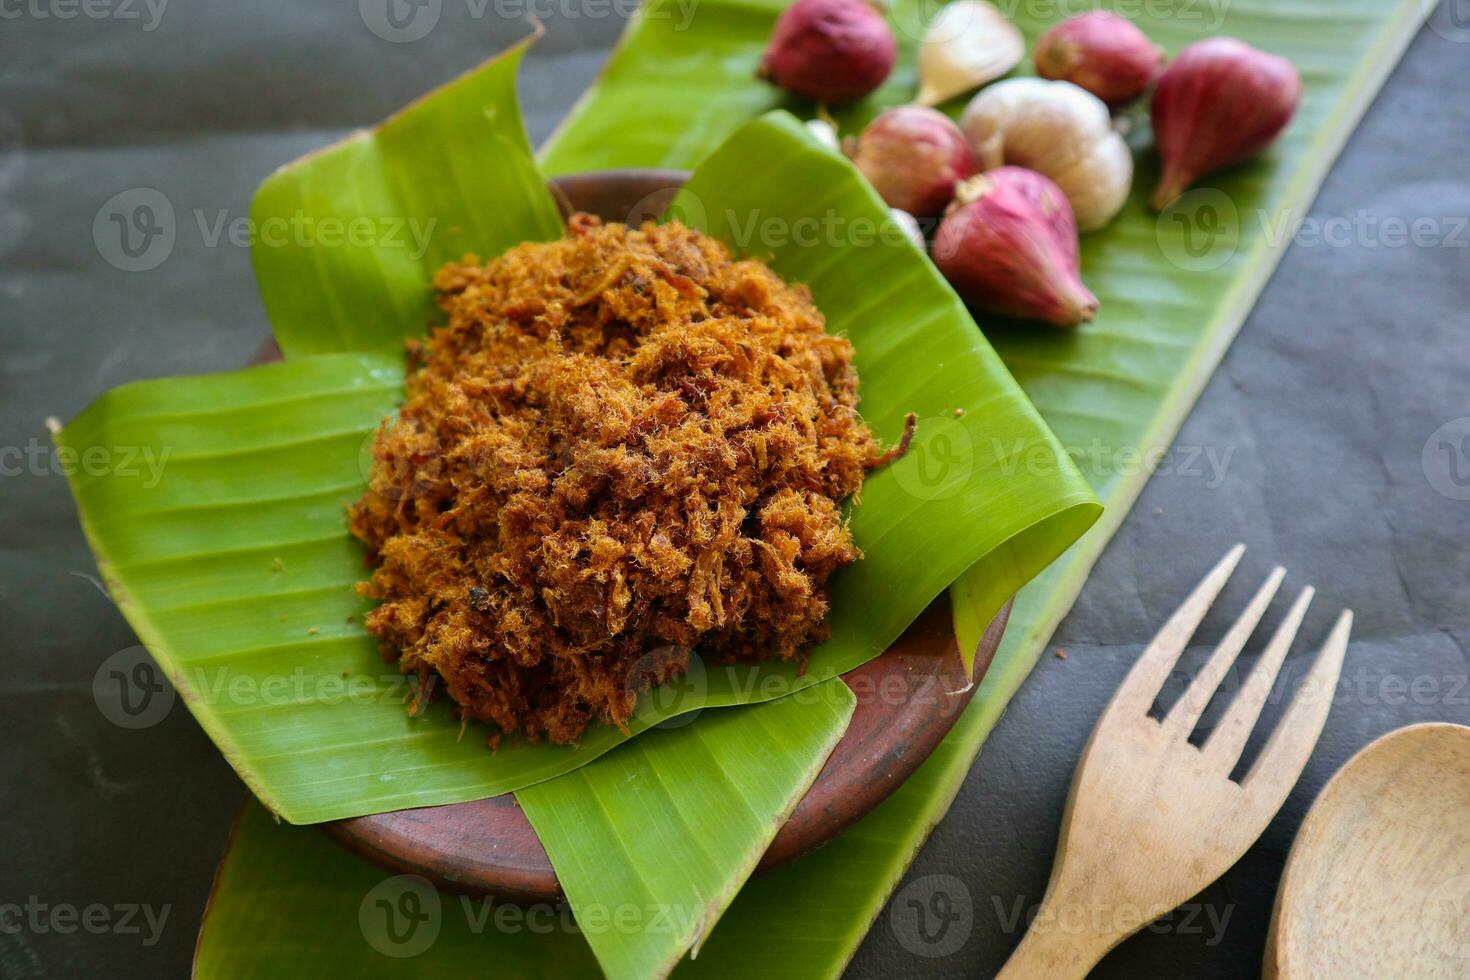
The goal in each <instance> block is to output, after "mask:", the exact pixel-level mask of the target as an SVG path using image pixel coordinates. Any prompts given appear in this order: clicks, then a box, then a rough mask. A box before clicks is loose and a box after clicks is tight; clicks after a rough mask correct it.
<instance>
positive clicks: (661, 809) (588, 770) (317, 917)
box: [194, 680, 854, 980]
mask: <svg viewBox="0 0 1470 980" xmlns="http://www.w3.org/2000/svg"><path fill="white" fill-rule="evenodd" d="M853 706H854V698H853V695H852V692H851V691H849V690H848V689H847V687H846V685H844V684H842V683H841V682H840V681H836V680H832V681H829V682H827V683H825V684H821V685H818V686H817V687H814V688H809V689H807V690H806V691H803V692H801V693H799V694H795V695H792V696H790V697H788V698H783V699H781V700H778V701H773V702H770V703H769V704H762V705H752V706H749V707H745V708H730V709H722V710H720V711H714V712H709V713H708V714H707V715H705V716H702V717H701V718H700V720H699V723H698V724H680V723H677V722H676V723H675V725H676V726H677V727H673V728H670V729H668V730H661V731H654V732H650V733H648V734H647V735H645V736H644V737H642V738H639V739H636V740H635V741H633V742H630V743H629V744H628V745H625V746H623V747H621V748H619V749H618V750H617V751H616V752H613V753H611V754H610V755H608V756H607V757H605V759H603V760H600V763H599V764H597V765H592V766H588V767H585V768H584V769H582V770H579V771H578V772H577V773H576V774H574V775H573V776H570V777H565V778H562V779H557V780H552V781H551V782H548V783H543V784H541V785H540V786H538V787H536V788H534V789H533V790H530V791H526V792H523V793H521V794H520V800H521V804H522V805H523V806H524V807H525V808H526V814H527V816H529V817H530V818H531V820H532V821H533V823H535V825H536V826H537V827H538V828H544V827H547V826H549V825H560V828H561V829H562V830H563V831H565V834H566V839H567V840H568V841H571V840H576V842H577V843H578V846H579V849H578V850H577V851H575V852H572V853H568V854H565V855H558V856H557V857H558V864H559V865H560V866H562V867H563V868H564V870H563V871H562V881H563V883H564V885H565V887H566V889H567V892H568V894H569V896H570V901H571V907H570V909H569V908H567V907H566V906H565V905H562V906H550V905H538V906H531V907H529V908H522V907H520V906H514V905H503V904H501V903H499V902H496V901H495V900H493V899H488V898H486V899H480V898H466V897H462V896H451V895H442V894H440V893H438V892H436V891H434V890H433V888H432V887H430V886H429V885H428V883H427V882H426V881H425V880H424V879H422V878H418V877H417V876H411V875H396V876H395V875H389V874H388V873H387V872H384V871H382V870H380V869H378V868H375V867H373V866H372V865H369V864H367V863H365V862H363V861H361V860H359V859H357V858H356V857H354V856H352V855H351V854H349V853H348V852H347V851H345V850H343V849H342V848H341V847H339V846H337V845H336V844H333V843H332V842H330V841H329V840H328V839H327V838H326V837H324V836H323V835H321V834H319V833H316V832H314V831H312V830H310V829H308V828H304V827H286V826H281V825H279V824H275V823H273V822H272V821H271V820H270V817H269V815H268V814H267V813H266V811H265V810H264V809H263V808H262V807H260V806H257V805H256V804H254V803H251V804H247V805H246V808H245V810H244V811H243V812H242V814H241V817H240V820H239V822H238V824H237V826H236V829H235V832H234V834H233V835H232V839H231V842H230V846H229V849H228V851H227V854H226V857H225V859H224V860H223V861H222V862H221V864H220V869H219V872H218V875H217V878H216V881H215V887H214V890H213V893H212V894H211V896H210V902H209V910H208V915H207V917H206V920H205V924H204V926H203V928H202V929H201V931H200V937H199V944H198V949H197V953H196V959H195V971H194V975H195V976H196V977H199V978H201V980H210V978H225V977H228V978H231V980H235V978H240V980H245V978H250V977H262V978H275V977H281V976H342V975H347V974H353V975H359V976H364V977H371V976H379V975H381V976H406V977H445V976H483V975H486V974H487V973H488V974H489V975H492V976H497V977H507V978H509V977H514V978H517V980H530V978H548V980H550V978H555V980H563V978H575V977H596V976H599V975H602V974H603V973H604V972H605V975H607V976H609V977H614V978H624V977H626V978H644V977H652V976H661V975H664V974H666V973H667V972H668V970H669V968H670V967H672V966H673V964H674V962H675V961H676V960H677V959H678V958H679V957H680V956H682V955H683V954H684V952H685V951H686V950H687V949H689V947H690V946H691V945H693V944H694V943H696V942H697V941H698V940H699V939H700V938H702V937H703V936H705V935H707V934H708V932H709V930H710V929H711V928H713V926H714V924H715V922H716V921H717V920H718V919H719V916H720V913H721V911H723V909H724V908H725V906H726V905H727V904H728V903H729V902H730V900H731V899H733V898H734V897H735V892H736V891H737V890H738V889H739V887H740V885H741V883H742V882H743V881H744V880H745V877H746V875H748V874H749V873H750V869H751V868H752V867H753V866H754V864H755V862H756V860H758V859H759V857H760V855H761V853H762V852H763V851H764V850H765V848H766V846H767V844H769V842H770V839H771V837H772V836H773V835H774V833H775V830H776V828H778V827H779V826H780V825H781V823H782V822H783V821H784V819H785V816H786V814H787V813H788V812H789V811H790V809H791V807H792V806H794V805H795V803H796V801H797V800H798V799H800V798H801V795H802V794H803V793H804V792H805V791H806V788H807V786H809V785H810V783H811V781H812V780H813V779H814V778H816V775H817V773H818V771H820V769H821V767H822V764H823V762H824V761H825V760H826V758H827V755H828V753H829V752H830V751H831V749H832V747H833V746H834V745H835V744H836V742H837V740H838V739H839V738H841V736H842V733H843V731H844V730H845V729H846V727H847V722H848V720H849V719H850V718H851V716H852V711H853ZM757 719H758V720H757ZM622 755H636V756H638V757H639V761H638V762H637V763H636V764H634V765H632V766H630V767H629V769H631V770H632V771H634V772H635V773H637V775H636V776H635V777H634V778H633V779H631V780H625V779H623V778H622V772H621V771H619V770H616V769H614V768H612V767H607V766H604V765H602V764H601V763H606V762H611V761H612V760H614V759H616V758H617V757H618V756H622ZM594 771H595V772H596V774H594ZM676 777H677V778H676ZM587 796H591V797H592V798H594V799H599V800H600V801H601V803H602V805H603V806H604V807H605V808H606V809H605V810H599V811H598V815H597V817H596V818H594V819H593V820H592V821H591V822H589V823H588V824H586V825H578V826H574V827H569V826H566V823H567V821H568V820H569V819H570V818H573V817H574V816H575V815H577V814H582V815H586V811H585V810H584V809H583V807H582V800H583V799H584V798H586V797H587ZM609 814H624V815H628V816H633V815H636V816H637V822H636V823H634V822H630V821H629V820H626V819H625V820H619V821H616V822H613V821H612V820H611V818H610V816H609ZM675 826H677V827H679V828H680V829H681V830H682V831H683V832H682V833H671V832H670V830H671V828H672V827H675ZM572 910H575V913H576V918H575V920H574V919H573V917H572ZM594 950H595V951H596V956H595V958H594V953H593V951H594ZM599 961H600V964H601V968H602V969H601V970H599Z"/></svg>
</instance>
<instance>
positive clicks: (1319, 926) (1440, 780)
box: [1265, 724, 1470, 980]
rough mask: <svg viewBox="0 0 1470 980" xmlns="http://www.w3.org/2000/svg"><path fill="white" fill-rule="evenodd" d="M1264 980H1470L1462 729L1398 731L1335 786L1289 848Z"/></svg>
mask: <svg viewBox="0 0 1470 980" xmlns="http://www.w3.org/2000/svg"><path fill="white" fill-rule="evenodd" d="M1265 976H1266V978H1267V980H1273V978H1280V980H1297V978H1309V977H1310V978H1317V977H1332V978H1333V980H1356V978H1364V980H1367V978H1370V977H1371V978H1375V980H1376V978H1382V977H1392V978H1394V980H1416V978H1445V980H1451V978H1455V980H1464V978H1466V977H1470V728H1466V727H1464V726H1461V725H1448V724H1429V725H1412V726H1410V727H1408V728H1401V729H1399V730H1398V731H1396V732H1390V733H1389V734H1387V735H1385V736H1383V737H1382V738H1380V739H1378V740H1377V741H1376V742H1373V743H1372V744H1371V745H1369V746H1368V747H1367V748H1365V749H1363V750H1362V751H1361V752H1359V753H1358V754H1357V755H1355V756H1354V757H1353V758H1352V759H1350V760H1349V761H1348V763H1347V765H1345V766H1344V767H1343V768H1342V770H1341V771H1340V772H1338V774H1337V775H1336V776H1333V777H1332V781H1331V782H1329V783H1328V784H1327V787H1326V789H1324V790H1323V791H1322V795H1321V796H1319V797H1318V798H1317V802H1316V803H1314V804H1313V805H1312V810H1311V812H1310V813H1308V814H1307V819H1306V821H1305V822H1304V823H1303V824H1302V829H1301V832H1300V833H1299V834H1297V838H1296V843H1295V844H1293V845H1292V848H1291V856H1290V858H1289V859H1288V860H1287V865H1286V874H1285V875H1284V876H1283V877H1282V880H1281V888H1280V890H1279V891H1278V892H1277V895H1276V909H1275V912H1274V913H1273V915H1272V918H1271V933H1270V936H1269V938H1268V939H1267V942H1266V962H1265Z"/></svg>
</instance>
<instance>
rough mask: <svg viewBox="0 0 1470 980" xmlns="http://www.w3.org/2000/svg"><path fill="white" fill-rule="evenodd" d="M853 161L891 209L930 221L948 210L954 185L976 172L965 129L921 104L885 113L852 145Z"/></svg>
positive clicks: (902, 106) (850, 150)
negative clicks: (961, 129)
mask: <svg viewBox="0 0 1470 980" xmlns="http://www.w3.org/2000/svg"><path fill="white" fill-rule="evenodd" d="M848 156H850V157H852V162H853V163H854V164H855V165H856V166H857V168H858V170H860V171H862V174H863V176H864V177H866V178H867V179H868V183H870V184H872V185H873V187H874V189H875V190H877V191H878V194H879V195H880V196H881V197H882V198H883V200H884V201H886V202H888V204H889V205H890V206H892V207H895V208H899V209H900V210H903V211H907V212H909V213H910V214H913V215H917V216H919V217H926V218H927V217H934V216H936V215H938V214H939V213H940V212H941V211H943V210H944V206H945V205H946V204H948V203H949V202H950V199H951V198H952V197H954V189H955V185H956V184H958V183H959V182H960V181H962V180H964V179H965V178H966V177H969V176H970V175H971V174H973V173H974V172H975V170H976V166H975V154H974V153H973V152H972V151H971V149H970V144H969V143H967V142H966V141H965V134H964V133H962V132H960V128H959V127H958V126H956V125H955V124H954V123H953V122H952V121H950V118H949V117H948V116H946V115H945V114H944V113H942V112H940V111H939V110H938V109H930V108H928V107H927V106H921V105H901V106H897V107H895V108H892V109H888V110H886V111H884V112H883V113H882V114H881V115H879V116H878V118H876V119H874V120H873V121H872V122H870V123H869V124H868V125H867V127H866V128H865V129H864V130H863V131H862V134H861V135H860V136H859V137H858V138H857V139H856V140H854V141H852V142H851V144H850V148H849V150H848Z"/></svg>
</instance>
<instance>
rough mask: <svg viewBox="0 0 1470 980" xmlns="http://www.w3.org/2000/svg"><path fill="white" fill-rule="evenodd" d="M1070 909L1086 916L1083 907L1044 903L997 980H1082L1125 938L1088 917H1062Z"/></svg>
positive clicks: (997, 975) (1069, 904)
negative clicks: (1078, 918) (1058, 906)
mask: <svg viewBox="0 0 1470 980" xmlns="http://www.w3.org/2000/svg"><path fill="white" fill-rule="evenodd" d="M1069 909H1070V910H1078V911H1082V912H1084V913H1086V907H1085V906H1082V905H1077V904H1073V903H1063V904H1062V905H1061V907H1060V909H1058V908H1057V907H1054V904H1053V903H1051V902H1047V901H1043V902H1042V905H1041V910H1040V911H1039V912H1037V914H1036V918H1035V920H1033V921H1032V923H1031V928H1029V929H1027V930H1026V935H1025V936H1024V937H1022V939H1021V945H1019V946H1017V947H1016V951H1015V952H1014V953H1012V954H1011V958H1010V959H1009V960H1007V961H1006V965H1005V967H1004V968H1002V969H1001V971H1000V973H998V974H996V977H995V980H1082V978H1083V977H1085V976H1087V974H1088V972H1089V971H1091V970H1092V968H1093V967H1094V966H1096V965H1097V962H1098V960H1100V959H1102V958H1103V956H1104V955H1106V954H1107V952H1108V950H1110V949H1112V948H1113V947H1114V946H1116V945H1117V944H1118V942H1119V941H1120V940H1121V939H1122V938H1123V936H1122V935H1119V934H1117V933H1116V931H1114V930H1113V929H1111V928H1107V926H1106V924H1104V923H1101V922H1097V921H1096V920H1095V919H1093V918H1092V917H1091V916H1089V915H1087V914H1083V915H1082V916H1081V917H1080V921H1072V920H1073V919H1074V918H1076V917H1073V916H1065V915H1063V914H1061V913H1062V912H1064V911H1066V910H1069ZM1099 926H1103V928H1102V929H1101V930H1100V929H1099V928H1098V927H1099Z"/></svg>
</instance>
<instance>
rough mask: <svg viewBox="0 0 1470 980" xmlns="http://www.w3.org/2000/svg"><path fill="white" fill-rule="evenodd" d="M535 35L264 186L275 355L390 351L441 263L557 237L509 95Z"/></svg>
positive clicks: (263, 266) (260, 204) (258, 252)
mask: <svg viewBox="0 0 1470 980" xmlns="http://www.w3.org/2000/svg"><path fill="white" fill-rule="evenodd" d="M539 33H540V32H539V31H538V32H537V34H536V35H533V36H532V37H528V38H527V39H526V40H524V41H522V42H521V43H520V44H517V45H515V46H514V47H512V48H511V49H510V50H508V51H506V52H505V53H504V54H502V55H500V56H498V57H496V58H493V59H492V60H490V61H489V62H487V63H485V64H484V65H482V66H480V67H479V68H477V69H475V70H474V71H471V72H468V73H466V74H465V75H463V76H461V77H460V78H458V79H455V80H454V81H452V82H450V83H449V84H447V85H444V86H443V87H441V88H439V89H436V90H435V91H434V92H433V93H432V95H431V96H430V97H427V98H424V99H422V100H420V101H418V102H414V103H412V104H411V105H409V106H408V107H407V108H405V109H403V110H402V111H400V112H398V113H397V114H396V115H394V116H392V117H390V118H389V119H387V120H385V121H384V122H383V123H381V124H380V125H378V126H376V127H374V128H373V129H371V130H366V131H363V132H359V133H356V134H355V135H353V136H350V137H348V138H347V139H345V140H343V141H342V142H340V143H337V144H336V145H334V146H331V147H328V148H326V149H323V150H320V151H317V152H315V153H312V154H311V155H309V156H307V157H305V158H303V159H301V160H298V161H296V162H295V163H293V164H291V165H289V166H286V167H283V168H282V169H280V170H278V171H277V172H276V173H274V174H272V175H271V176H270V177H269V178H267V179H266V181H265V182H264V183H263V184H261V186H260V188H259V189H258V190H257V191H256V192H255V199H254V200H253V201H252V202H251V207H250V217H251V220H252V221H253V222H254V223H255V227H257V228H259V229H260V230H261V235H260V236H259V238H258V240H257V242H256V244H255V247H254V248H252V249H251V253H250V257H251V262H252V263H253V264H254V266H255V278H256V281H257V282H258V283H259V284H260V297H261V300H262V301H263V302H264V304H265V309H266V314H267V315H268V316H269V317H270V321H271V329H272V332H273V333H274V334H275V337H276V342H277V343H278V344H279V345H280V347H281V350H282V351H284V352H285V354H286V356H288V357H294V356H297V355H304V354H319V353H332V352H337V351H347V350H374V349H389V350H400V349H402V341H403V338H404V337H406V336H417V335H419V334H422V333H424V332H425V328H426V327H427V325H428V324H429V323H430V321H431V320H433V319H434V313H435V311H434V304H433V294H432V292H431V291H430V290H429V289H428V288H427V284H428V283H429V282H430V280H432V278H433V276H434V272H435V271H436V270H438V269H439V268H440V267H441V266H443V265H444V264H445V263H446V262H451V261H455V260H457V259H459V258H460V257H461V256H464V255H466V254H469V253H474V254H477V255H483V256H491V255H498V254H500V253H501V252H503V251H505V250H506V249H507V248H509V247H510V246H512V245H518V244H520V243H521V242H526V241H547V240H550V239H553V238H557V237H559V236H560V235H561V230H562V223H561V217H560V215H559V214H558V212H557V209H556V204H555V202H553V201H552V199H551V194H550V193H549V192H548V191H547V189H546V181H545V180H544V179H543V178H542V176H541V174H540V171H539V170H537V168H536V162H535V160H533V159H532V157H531V144H530V142H529V141H528V140H527V138H526V129H525V125H524V124H523V123H522V121H521V110H520V103H519V102H518V101H517V100H516V97H515V74H516V68H517V67H518V66H519V65H520V62H521V57H522V56H523V55H524V54H525V52H526V49H527V48H528V47H529V46H530V44H531V42H532V41H534V40H535V39H536V37H537V36H539ZM292 229H299V230H292Z"/></svg>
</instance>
